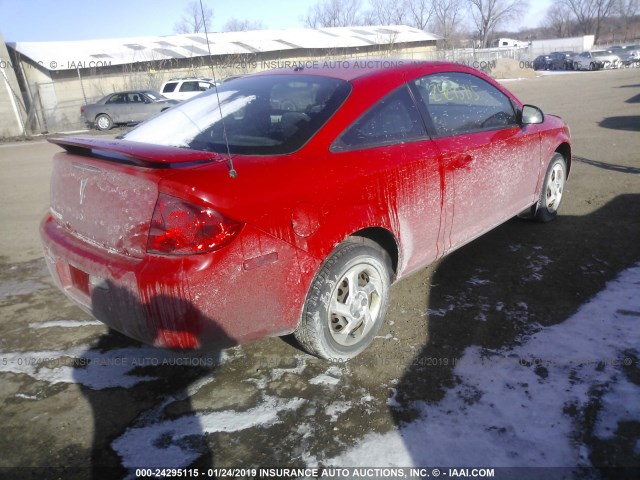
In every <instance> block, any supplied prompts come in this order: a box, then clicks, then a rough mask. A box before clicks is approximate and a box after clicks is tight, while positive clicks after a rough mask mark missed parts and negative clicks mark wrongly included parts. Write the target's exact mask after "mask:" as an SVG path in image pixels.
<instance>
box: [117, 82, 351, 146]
mask: <svg viewBox="0 0 640 480" xmlns="http://www.w3.org/2000/svg"><path fill="white" fill-rule="evenodd" d="M195 83H196V84H197V82H195ZM350 91H351V84H349V83H348V82H346V81H344V80H339V79H335V78H328V77H320V76H315V75H298V74H294V75H255V76H248V77H243V78H238V79H236V80H234V81H232V82H226V83H223V84H222V85H221V86H220V87H218V88H217V89H214V88H210V89H208V90H207V91H206V92H203V93H202V94H200V95H196V96H194V97H193V98H191V99H189V100H187V101H185V102H182V103H181V104H180V105H177V106H175V107H173V108H171V109H169V110H167V111H166V112H165V113H164V114H162V115H159V116H157V117H155V118H153V119H151V120H149V121H147V122H144V123H142V124H140V125H139V126H138V127H137V128H134V129H133V130H131V131H130V132H128V133H127V134H126V135H125V136H124V138H126V139H127V140H133V141H138V142H145V143H155V144H159V145H170V146H176V147H186V148H191V149H194V150H204V151H210V152H215V153H226V152H227V148H228V149H229V151H230V152H231V153H237V154H246V155H273V154H284V153H291V152H294V151H296V150H297V149H299V148H300V147H302V146H303V145H304V144H305V143H306V142H307V141H308V140H309V139H310V138H311V137H312V136H313V135H314V134H315V133H316V132H317V131H318V130H319V129H320V128H321V127H322V125H324V124H325V122H326V121H327V120H328V119H329V118H330V117H331V116H332V115H333V114H334V113H335V112H336V111H337V109H338V108H339V107H340V106H341V105H342V103H343V102H344V100H345V99H346V98H347V96H348V95H349V93H350Z"/></svg>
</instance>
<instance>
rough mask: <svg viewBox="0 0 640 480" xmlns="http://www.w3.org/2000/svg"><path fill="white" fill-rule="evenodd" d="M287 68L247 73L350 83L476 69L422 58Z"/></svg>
mask: <svg viewBox="0 0 640 480" xmlns="http://www.w3.org/2000/svg"><path fill="white" fill-rule="evenodd" d="M291 63H292V66H291V67H290V68H278V69H273V70H265V71H262V72H258V73H254V74H250V75H247V76H260V75H291V74H294V75H295V74H299V75H317V76H321V77H331V78H337V79H340V80H345V81H347V82H351V81H353V80H356V79H358V78H361V77H368V76H372V75H373V76H384V75H385V74H393V73H395V72H407V71H421V72H422V73H423V75H428V74H430V73H436V72H442V71H465V72H474V73H478V70H477V69H473V68H471V67H467V66H465V65H462V64H459V63H454V62H439V61H422V60H407V59H393V58H384V59H374V58H364V59H358V60H317V61H311V60H310V61H307V62H298V64H294V62H291Z"/></svg>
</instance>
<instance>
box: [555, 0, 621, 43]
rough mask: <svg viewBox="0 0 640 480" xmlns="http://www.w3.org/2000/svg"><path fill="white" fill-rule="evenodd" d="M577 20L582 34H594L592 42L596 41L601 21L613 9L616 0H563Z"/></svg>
mask: <svg viewBox="0 0 640 480" xmlns="http://www.w3.org/2000/svg"><path fill="white" fill-rule="evenodd" d="M563 3H565V4H566V5H567V7H569V9H571V11H572V12H573V14H574V15H575V17H576V20H577V21H578V28H579V29H580V32H581V33H583V34H584V35H594V37H595V38H594V39H593V43H598V37H600V29H601V28H602V22H603V20H604V19H605V18H607V17H608V16H609V15H610V14H611V13H612V11H613V7H614V5H615V4H616V0H563Z"/></svg>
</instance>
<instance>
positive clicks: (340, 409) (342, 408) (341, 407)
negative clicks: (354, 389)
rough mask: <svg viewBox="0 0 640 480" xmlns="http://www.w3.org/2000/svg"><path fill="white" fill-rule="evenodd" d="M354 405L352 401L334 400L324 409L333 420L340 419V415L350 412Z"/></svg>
mask: <svg viewBox="0 0 640 480" xmlns="http://www.w3.org/2000/svg"><path fill="white" fill-rule="evenodd" d="M352 407H353V404H352V403H351V402H347V401H342V402H333V403H332V404H331V405H327V407H326V408H325V409H324V413H326V414H327V415H328V416H329V417H331V420H330V421H332V422H335V421H337V420H338V417H340V415H342V414H343V413H345V412H348V411H349V410H351V408H352Z"/></svg>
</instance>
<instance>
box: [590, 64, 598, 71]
mask: <svg viewBox="0 0 640 480" xmlns="http://www.w3.org/2000/svg"><path fill="white" fill-rule="evenodd" d="M589 70H591V71H593V70H597V68H596V66H595V64H594V63H593V62H591V63H590V64H589Z"/></svg>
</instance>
